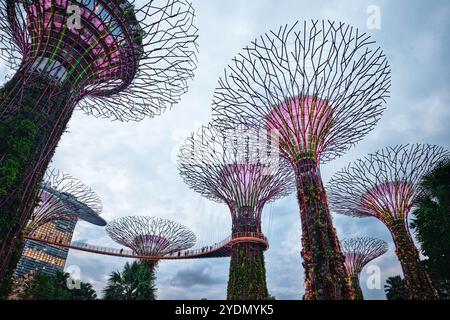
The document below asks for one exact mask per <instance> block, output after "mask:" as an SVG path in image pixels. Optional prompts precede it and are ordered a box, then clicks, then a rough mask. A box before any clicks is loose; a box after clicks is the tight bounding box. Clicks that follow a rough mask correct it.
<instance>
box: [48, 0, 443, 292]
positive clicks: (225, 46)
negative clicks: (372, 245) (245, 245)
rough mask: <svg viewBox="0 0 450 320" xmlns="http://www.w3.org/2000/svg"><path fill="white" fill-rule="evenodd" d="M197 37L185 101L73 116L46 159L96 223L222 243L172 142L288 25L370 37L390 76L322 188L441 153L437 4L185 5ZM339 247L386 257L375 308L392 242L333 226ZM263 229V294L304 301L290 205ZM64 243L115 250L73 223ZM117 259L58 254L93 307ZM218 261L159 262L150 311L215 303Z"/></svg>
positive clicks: (357, 222) (378, 231)
mask: <svg viewBox="0 0 450 320" xmlns="http://www.w3.org/2000/svg"><path fill="white" fill-rule="evenodd" d="M193 5H194V7H195V10H196V20H195V23H196V25H197V27H198V28H199V35H200V38H199V44H200V53H199V61H198V69H197V70H196V76H195V79H194V80H193V81H191V82H190V90H189V92H188V93H187V94H186V95H184V96H183V97H182V101H181V102H180V103H179V104H178V105H176V106H175V107H174V108H173V109H172V110H170V111H167V112H166V113H165V114H163V115H162V116H159V117H157V118H154V119H146V120H144V121H142V122H139V123H135V122H130V123H119V122H110V121H108V120H106V119H96V118H93V117H88V116H85V115H83V113H82V112H81V111H76V112H75V113H74V116H73V118H72V120H71V121H70V123H69V129H68V132H67V133H66V134H65V135H64V136H63V138H62V140H61V142H60V144H59V147H58V149H57V151H56V155H55V158H54V162H53V166H54V167H57V168H58V169H61V170H63V171H65V172H66V173H69V174H71V175H73V176H75V177H78V178H79V179H81V180H82V181H83V182H84V183H86V184H88V185H90V186H91V187H92V188H93V189H94V190H95V191H97V192H98V194H99V195H100V197H101V198H102V200H103V205H104V212H103V217H104V218H105V219H106V220H112V219H114V218H117V217H121V216H127V215H136V214H144V215H156V216H159V217H163V218H168V219H172V220H175V221H177V222H180V223H182V224H184V225H185V226H187V227H189V228H191V229H192V230H193V231H194V232H195V233H196V234H197V238H198V245H199V246H202V245H203V244H205V245H206V244H211V243H214V242H217V241H220V240H222V239H223V238H225V237H226V236H228V234H229V233H230V228H231V225H230V220H231V219H230V216H229V213H228V211H227V208H226V207H225V206H223V205H219V204H214V203H211V202H210V201H209V200H207V199H204V198H202V197H201V196H200V195H198V194H196V193H195V192H193V191H191V190H190V189H189V188H188V187H187V186H186V185H185V184H184V183H183V181H182V179H181V178H180V177H179V175H178V171H177V165H176V154H177V152H178V147H179V146H180V144H181V143H182V141H183V140H184V138H185V137H186V136H187V135H189V134H190V132H191V131H193V130H194V129H195V128H198V127H199V126H200V125H202V124H206V123H207V122H208V121H210V115H211V100H212V94H213V90H214V88H215V87H216V84H217V79H218V77H219V76H220V75H221V73H222V72H223V69H224V68H225V66H226V65H227V64H228V63H229V62H230V61H231V59H232V57H233V56H234V55H235V54H237V53H238V52H239V51H240V49H241V48H242V47H244V46H245V45H247V44H248V43H249V42H250V41H251V40H252V39H254V38H255V37H257V36H258V35H260V34H261V33H264V32H266V31H268V30H270V29H276V28H278V27H279V26H280V25H282V24H292V23H294V22H295V21H297V20H300V21H303V20H310V19H329V20H335V21H342V22H346V23H349V24H352V25H353V26H356V27H358V28H360V30H362V31H364V32H367V33H369V34H370V35H372V36H373V37H374V39H375V40H376V41H377V42H378V44H379V45H380V46H381V47H382V48H383V50H384V52H385V53H386V55H387V58H388V59H389V62H390V64H391V67H392V87H391V98H390V99H389V100H388V104H387V110H386V111H385V113H384V115H383V117H382V119H381V120H380V122H379V124H378V126H377V127H376V128H375V130H373V131H372V132H371V133H370V134H369V135H368V136H366V137H365V139H364V140H363V141H361V142H360V143H359V144H358V145H357V146H356V147H354V148H353V149H351V150H350V151H349V152H348V153H347V154H345V155H344V156H342V157H341V158H339V159H337V160H334V161H332V162H330V163H327V164H325V165H323V166H322V176H323V179H324V181H325V182H326V181H328V179H329V178H330V177H331V175H332V174H333V173H334V172H336V171H337V170H339V169H340V168H341V167H343V166H344V165H346V164H347V163H348V162H350V161H352V160H355V159H357V158H359V157H361V156H363V155H364V154H366V153H368V152H372V151H375V150H377V149H379V148H382V147H385V146H388V145H393V144H396V143H409V142H427V143H433V144H439V145H442V146H444V147H447V148H450V145H449V144H450V143H449V136H450V133H449V132H450V130H449V129H448V126H449V123H450V107H449V102H450V95H449V92H450V90H449V89H450V88H449V71H450V66H449V62H448V57H447V55H448V52H450V48H449V43H448V34H449V32H450V30H449V23H448V21H449V19H450V2H449V1H446V0H442V1H387V0H386V1H376V0H371V1H356V0H354V1H350V0H348V1H344V0H336V1H325V0H324V1H318V0H316V1H310V0H306V1H303V0H302V1H300V0H291V1H289V0H226V1H224V0H193ZM370 5H377V6H378V7H379V8H380V9H381V29H379V30H376V29H368V28H367V24H366V22H367V19H368V18H369V15H370V14H369V13H367V8H368V7H369V6H370ZM334 223H335V226H336V228H337V231H338V235H339V237H340V238H344V237H352V236H365V235H367V236H373V237H377V238H380V239H383V240H386V241H387V242H388V243H389V245H390V250H389V252H388V253H387V254H385V255H384V256H382V257H381V258H378V259H376V260H374V261H373V262H372V263H371V264H369V265H376V266H378V267H379V268H380V271H381V287H380V289H369V288H368V287H367V286H366V278H367V277H368V275H369V274H368V273H367V268H365V269H364V271H363V274H362V279H361V284H362V290H363V292H364V294H365V296H366V298H371V299H384V297H385V294H384V291H383V285H384V281H385V279H386V278H387V277H389V276H393V275H397V274H400V273H401V269H400V265H399V262H398V260H397V258H396V257H395V253H394V250H393V243H392V239H391V237H390V235H389V233H388V231H387V229H386V228H385V227H384V225H383V224H382V223H381V222H378V221H377V220H375V219H371V218H366V219H357V218H349V217H342V216H338V215H335V216H334ZM263 229H264V231H265V233H266V234H267V235H268V236H269V240H270V249H269V250H268V251H267V252H266V255H265V256H266V268H267V284H268V289H269V291H270V293H271V294H272V295H274V296H275V297H276V298H277V299H301V297H302V295H303V293H304V286H303V270H302V267H301V258H300V236H301V235H300V218H299V212H298V206H297V203H296V199H295V195H291V196H289V197H287V198H285V199H282V200H278V201H277V202H275V203H273V204H270V205H267V206H266V210H265V213H264V218H263ZM74 240H86V241H88V242H89V243H91V244H98V245H103V246H117V245H116V244H115V243H114V242H113V241H112V240H110V239H109V238H108V236H107V235H106V232H105V231H104V228H101V227H96V226H92V225H89V224H87V223H86V222H80V223H79V224H78V225H77V228H76V231H75V235H74ZM128 260H129V259H122V258H116V257H107V256H100V255H94V254H89V253H83V252H75V251H73V250H72V251H70V253H69V258H68V260H67V264H66V268H67V267H68V266H78V267H79V268H80V270H81V279H82V280H83V281H89V282H92V284H93V285H94V288H95V289H96V290H97V292H98V293H99V295H100V292H101V289H102V288H103V287H104V286H105V284H106V279H107V277H108V275H109V274H110V273H111V272H112V271H114V270H121V269H122V267H123V265H124V263H125V262H126V261H128ZM228 268H229V258H221V259H208V260H207V259H203V260H192V261H191V260H184V261H162V262H161V263H160V264H159V269H158V274H157V275H158V280H157V285H158V298H159V299H200V298H208V299H225V298H226V285H227V278H228Z"/></svg>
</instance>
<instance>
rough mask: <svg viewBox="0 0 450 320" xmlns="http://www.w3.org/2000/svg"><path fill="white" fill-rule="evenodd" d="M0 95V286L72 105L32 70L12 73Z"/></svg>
mask: <svg viewBox="0 0 450 320" xmlns="http://www.w3.org/2000/svg"><path fill="white" fill-rule="evenodd" d="M0 95H1V97H0V219H1V223H0V287H1V286H2V284H1V282H3V280H5V279H9V277H10V275H11V273H12V268H13V267H15V264H14V261H11V258H12V257H13V252H14V251H15V250H16V251H17V248H15V244H17V243H18V242H19V243H20V242H21V241H22V240H21V237H22V235H21V233H22V229H23V228H24V227H25V225H26V223H27V220H28V219H29V217H30V215H31V213H32V210H33V208H34V207H35V205H36V197H37V192H38V190H39V183H40V181H41V180H42V178H43V175H44V173H45V170H46V168H47V166H48V164H49V162H50V160H51V158H52V156H53V154H54V152H55V148H56V146H57V143H58V141H59V138H60V137H61V135H62V134H63V132H64V130H65V128H66V125H67V122H68V120H69V119H70V116H71V113H72V110H73V108H71V107H70V105H71V104H70V100H71V94H70V90H69V89H68V88H64V87H62V86H60V85H59V84H57V83H54V82H51V81H50V80H48V79H46V78H44V77H41V76H39V75H38V74H35V73H33V74H28V73H24V72H18V73H17V74H16V75H15V76H14V78H13V79H11V80H10V81H9V82H7V83H6V85H5V86H4V88H2V89H1V91H0ZM14 256H17V257H16V258H17V259H18V255H14ZM16 262H17V261H16Z"/></svg>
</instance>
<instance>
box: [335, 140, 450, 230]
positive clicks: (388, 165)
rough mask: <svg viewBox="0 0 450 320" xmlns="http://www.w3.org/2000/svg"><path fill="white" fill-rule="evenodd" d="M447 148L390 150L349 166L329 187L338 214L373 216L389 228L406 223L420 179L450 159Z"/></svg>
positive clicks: (427, 147)
mask: <svg viewBox="0 0 450 320" xmlns="http://www.w3.org/2000/svg"><path fill="white" fill-rule="evenodd" d="M449 157H450V153H449V152H448V151H446V150H445V149H444V148H442V147H439V146H434V145H428V144H411V145H398V146H395V147H387V148H385V149H381V150H379V151H377V152H375V153H373V154H369V155H367V156H366V157H364V158H362V159H359V160H357V161H355V162H354V163H353V164H349V165H348V166H347V167H346V168H344V169H342V170H341V171H339V172H337V173H336V174H335V175H334V176H333V177H332V178H331V180H330V182H329V184H328V188H327V189H328V196H329V200H330V206H331V207H332V210H333V211H334V212H336V213H341V214H345V215H351V216H358V217H366V216H374V217H376V218H378V219H380V220H381V221H383V222H384V223H386V224H387V225H391V223H392V222H393V221H396V220H404V221H405V222H406V219H407V216H408V214H409V212H410V211H411V208H412V207H413V205H414V202H415V200H416V199H417V197H418V196H419V195H420V194H421V192H422V190H421V188H420V187H419V182H420V179H421V178H422V176H423V175H424V174H426V173H427V172H429V171H430V170H431V169H433V168H434V167H435V166H436V165H437V164H438V163H440V162H442V161H444V160H445V159H448V158H449Z"/></svg>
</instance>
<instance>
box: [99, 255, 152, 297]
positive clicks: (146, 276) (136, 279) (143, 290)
mask: <svg viewBox="0 0 450 320" xmlns="http://www.w3.org/2000/svg"><path fill="white" fill-rule="evenodd" d="M155 279H156V277H155V269H154V268H149V266H148V265H146V264H145V263H144V262H136V261H134V262H133V263H132V264H129V263H128V262H127V263H126V264H125V266H124V269H123V271H122V273H120V272H118V271H114V272H112V273H111V275H110V276H109V279H108V285H107V286H106V288H105V289H104V290H103V299H105V300H155V299H156V286H155Z"/></svg>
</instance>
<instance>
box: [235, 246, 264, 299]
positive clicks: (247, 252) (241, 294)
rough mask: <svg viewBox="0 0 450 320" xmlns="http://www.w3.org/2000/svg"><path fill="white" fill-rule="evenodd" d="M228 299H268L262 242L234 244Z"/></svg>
mask: <svg viewBox="0 0 450 320" xmlns="http://www.w3.org/2000/svg"><path fill="white" fill-rule="evenodd" d="M227 291H228V293H227V299H228V300H266V299H268V298H269V292H268V291H267V284H266V268H265V264H264V251H263V248H262V245H261V244H254V243H238V244H236V245H234V246H233V249H232V252H231V262H230V279H229V280H228V290H227Z"/></svg>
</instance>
